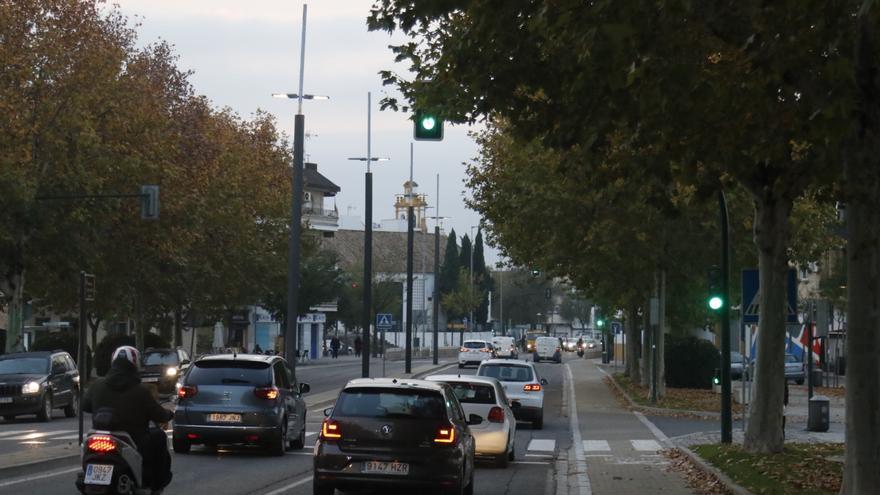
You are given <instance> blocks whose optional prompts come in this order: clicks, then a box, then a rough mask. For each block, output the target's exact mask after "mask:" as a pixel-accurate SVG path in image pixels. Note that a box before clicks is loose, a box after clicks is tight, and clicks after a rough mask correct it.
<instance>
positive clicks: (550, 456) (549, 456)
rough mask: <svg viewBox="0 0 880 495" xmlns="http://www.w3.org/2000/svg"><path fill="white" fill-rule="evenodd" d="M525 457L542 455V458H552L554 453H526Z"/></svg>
mask: <svg viewBox="0 0 880 495" xmlns="http://www.w3.org/2000/svg"><path fill="white" fill-rule="evenodd" d="M525 457H540V458H541V459H552V458H553V455H548V454H525Z"/></svg>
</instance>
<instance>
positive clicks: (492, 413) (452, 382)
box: [425, 375, 519, 468]
mask: <svg viewBox="0 0 880 495" xmlns="http://www.w3.org/2000/svg"><path fill="white" fill-rule="evenodd" d="M425 379H426V380H428V381H431V382H443V383H445V384H447V385H449V386H450V387H452V391H453V392H455V396H456V398H458V402H459V403H460V404H461V407H462V408H463V409H464V413H465V415H467V416H469V415H471V414H476V415H477V416H480V417H482V418H485V419H486V421H483V422H482V423H480V424H478V425H471V433H472V434H473V435H474V441H475V442H476V451H475V453H476V455H477V457H488V458H491V459H493V460H494V461H495V463H496V464H497V465H498V466H499V467H502V468H506V467H507V465H508V463H509V462H510V461H512V460H514V456H515V445H514V440H516V417H515V416H514V414H513V409H511V407H510V402H509V400H508V398H507V394H505V393H504V386H503V385H501V382H499V381H498V380H496V379H495V378H488V377H482V376H461V375H431V376H428V377H426V378H425ZM517 407H519V403H517Z"/></svg>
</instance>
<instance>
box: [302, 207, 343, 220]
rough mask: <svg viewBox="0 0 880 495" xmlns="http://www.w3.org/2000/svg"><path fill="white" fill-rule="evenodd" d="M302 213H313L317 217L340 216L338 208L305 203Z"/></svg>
mask: <svg viewBox="0 0 880 495" xmlns="http://www.w3.org/2000/svg"><path fill="white" fill-rule="evenodd" d="M302 213H303V215H311V216H315V217H331V218H339V211H338V210H337V209H336V208H333V209H332V210H331V209H329V208H320V207H316V206H307V205H303V209H302Z"/></svg>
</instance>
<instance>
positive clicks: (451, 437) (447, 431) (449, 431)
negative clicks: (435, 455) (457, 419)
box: [434, 425, 457, 445]
mask: <svg viewBox="0 0 880 495" xmlns="http://www.w3.org/2000/svg"><path fill="white" fill-rule="evenodd" d="M456 440H457V438H456V435H455V427H453V426H452V425H447V426H441V427H440V428H438V429H437V435H436V436H434V443H439V444H440V445H455V441H456Z"/></svg>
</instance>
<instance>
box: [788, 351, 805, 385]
mask: <svg viewBox="0 0 880 495" xmlns="http://www.w3.org/2000/svg"><path fill="white" fill-rule="evenodd" d="M806 376H807V374H806V371H805V370H804V363H803V361H801V360H800V359H798V358H797V357H795V356H794V355H793V354H786V355H785V379H786V380H794V382H795V383H797V384H798V385H803V384H804V378H805V377H806Z"/></svg>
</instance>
